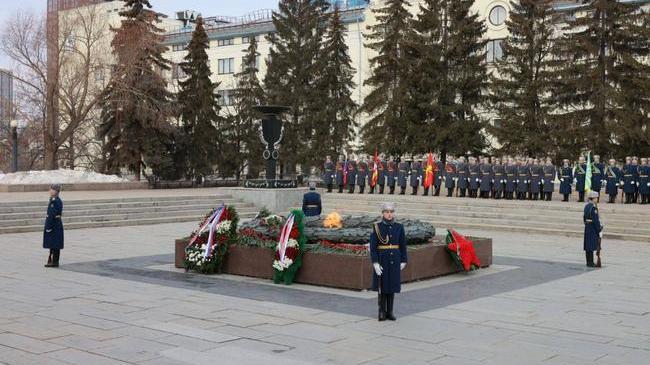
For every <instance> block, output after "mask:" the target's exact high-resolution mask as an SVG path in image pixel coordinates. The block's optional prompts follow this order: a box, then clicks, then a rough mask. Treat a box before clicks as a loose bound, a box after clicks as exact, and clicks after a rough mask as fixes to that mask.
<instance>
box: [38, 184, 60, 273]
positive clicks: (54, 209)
mask: <svg viewBox="0 0 650 365" xmlns="http://www.w3.org/2000/svg"><path fill="white" fill-rule="evenodd" d="M60 192H61V185H58V184H52V185H51V186H50V200H49V202H48V205H47V216H46V218H45V227H44V228H43V248H45V249H49V250H50V254H49V256H48V257H47V264H45V267H59V258H60V256H61V250H63V222H61V215H62V214H63V202H62V201H61V198H60V197H59V193H60Z"/></svg>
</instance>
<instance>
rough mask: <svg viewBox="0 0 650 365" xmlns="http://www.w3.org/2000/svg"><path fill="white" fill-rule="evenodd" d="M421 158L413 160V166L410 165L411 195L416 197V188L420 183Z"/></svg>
mask: <svg viewBox="0 0 650 365" xmlns="http://www.w3.org/2000/svg"><path fill="white" fill-rule="evenodd" d="M421 160H422V158H413V164H412V165H411V176H410V182H411V189H412V192H411V195H418V188H419V187H420V184H421V183H422V164H421V162H420V161H421Z"/></svg>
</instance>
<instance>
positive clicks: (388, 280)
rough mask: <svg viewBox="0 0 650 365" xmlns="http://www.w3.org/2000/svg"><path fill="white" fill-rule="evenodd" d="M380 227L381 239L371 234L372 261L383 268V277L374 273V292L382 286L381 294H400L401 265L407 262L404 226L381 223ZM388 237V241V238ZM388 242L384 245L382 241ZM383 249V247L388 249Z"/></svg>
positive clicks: (373, 233) (394, 223)
mask: <svg viewBox="0 0 650 365" xmlns="http://www.w3.org/2000/svg"><path fill="white" fill-rule="evenodd" d="M376 224H377V225H378V227H379V232H380V235H381V237H382V238H381V239H378V238H377V234H376V233H375V231H374V228H373V232H372V233H371V234H370V259H371V261H372V263H373V264H374V263H379V265H381V268H382V274H381V277H379V276H377V274H376V273H375V271H374V270H373V272H372V290H375V291H377V290H378V286H379V285H381V292H382V293H384V294H393V293H399V292H400V290H401V288H402V286H401V277H400V264H401V263H402V262H407V256H406V235H405V233H404V226H402V225H401V224H399V223H397V222H394V221H393V222H386V221H383V220H382V221H381V222H379V223H376ZM387 237H388V240H386V238H387ZM382 240H383V241H386V242H387V243H386V244H385V245H382V243H381V241H382ZM388 246H391V248H385V249H382V247H388Z"/></svg>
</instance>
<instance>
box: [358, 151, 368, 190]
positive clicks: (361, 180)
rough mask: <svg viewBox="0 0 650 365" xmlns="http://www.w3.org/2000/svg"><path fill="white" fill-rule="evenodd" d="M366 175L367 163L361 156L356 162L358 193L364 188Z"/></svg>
mask: <svg viewBox="0 0 650 365" xmlns="http://www.w3.org/2000/svg"><path fill="white" fill-rule="evenodd" d="M367 177H368V164H367V163H366V161H364V159H363V157H362V158H360V159H359V163H358V164H357V185H359V194H363V191H364V190H365V189H366V178H367Z"/></svg>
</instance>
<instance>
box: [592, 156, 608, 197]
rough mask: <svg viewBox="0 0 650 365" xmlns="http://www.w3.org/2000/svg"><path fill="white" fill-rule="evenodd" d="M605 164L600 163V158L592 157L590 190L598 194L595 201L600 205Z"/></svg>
mask: <svg viewBox="0 0 650 365" xmlns="http://www.w3.org/2000/svg"><path fill="white" fill-rule="evenodd" d="M604 172H605V164H603V163H602V162H600V156H599V155H594V162H593V163H592V164H591V190H592V191H595V192H597V193H598V198H596V201H597V202H598V203H600V190H601V189H602V188H603V182H602V180H603V174H604Z"/></svg>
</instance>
